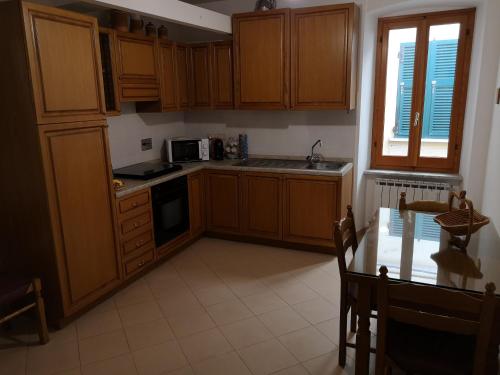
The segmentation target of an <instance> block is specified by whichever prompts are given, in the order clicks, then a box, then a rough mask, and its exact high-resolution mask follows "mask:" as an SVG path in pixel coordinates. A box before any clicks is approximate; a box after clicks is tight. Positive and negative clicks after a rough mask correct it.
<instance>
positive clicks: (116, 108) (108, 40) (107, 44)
mask: <svg viewBox="0 0 500 375" xmlns="http://www.w3.org/2000/svg"><path fill="white" fill-rule="evenodd" d="M99 44H100V47H101V67H102V81H103V86H104V99H105V103H106V115H107V116H117V115H119V114H120V97H119V91H118V81H117V79H116V78H117V77H116V32H115V30H113V29H108V28H105V27H100V28H99Z"/></svg>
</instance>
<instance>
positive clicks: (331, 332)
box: [314, 318, 349, 345]
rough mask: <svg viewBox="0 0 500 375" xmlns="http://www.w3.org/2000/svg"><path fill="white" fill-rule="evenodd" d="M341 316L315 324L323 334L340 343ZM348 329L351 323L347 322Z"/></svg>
mask: <svg viewBox="0 0 500 375" xmlns="http://www.w3.org/2000/svg"><path fill="white" fill-rule="evenodd" d="M339 324H340V321H339V318H334V319H330V320H326V321H324V322H321V323H318V324H315V325H314V326H315V327H316V329H317V330H318V331H320V332H321V333H322V334H323V335H325V336H326V337H328V339H329V340H330V341H332V342H333V343H335V344H336V345H338V344H339ZM347 330H349V324H347Z"/></svg>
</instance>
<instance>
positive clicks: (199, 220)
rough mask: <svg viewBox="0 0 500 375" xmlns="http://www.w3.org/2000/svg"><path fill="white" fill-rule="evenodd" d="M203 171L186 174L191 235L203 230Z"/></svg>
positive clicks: (198, 233)
mask: <svg viewBox="0 0 500 375" xmlns="http://www.w3.org/2000/svg"><path fill="white" fill-rule="evenodd" d="M203 180H204V179H203V173H202V172H199V173H193V174H190V175H189V176H188V190H189V231H190V235H191V237H196V236H199V235H201V234H202V233H203V232H204V231H205V199H204V191H205V189H204V181H203Z"/></svg>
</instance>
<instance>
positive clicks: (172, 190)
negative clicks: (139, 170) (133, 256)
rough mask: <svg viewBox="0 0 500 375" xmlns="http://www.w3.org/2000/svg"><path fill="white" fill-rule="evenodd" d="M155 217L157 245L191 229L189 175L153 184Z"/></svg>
mask: <svg viewBox="0 0 500 375" xmlns="http://www.w3.org/2000/svg"><path fill="white" fill-rule="evenodd" d="M151 192H152V195H153V219H154V231H155V242H156V247H160V246H162V245H164V244H166V243H168V242H170V241H172V240H174V239H175V238H177V237H178V236H180V235H181V234H183V233H185V232H187V231H188V230H189V200H188V188H187V177H186V176H183V177H179V178H177V179H175V180H172V181H167V182H164V183H163V184H160V185H156V186H153V187H152V188H151Z"/></svg>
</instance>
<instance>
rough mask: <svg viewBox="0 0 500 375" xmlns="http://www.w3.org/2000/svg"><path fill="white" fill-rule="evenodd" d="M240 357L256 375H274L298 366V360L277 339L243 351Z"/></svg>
mask: <svg viewBox="0 0 500 375" xmlns="http://www.w3.org/2000/svg"><path fill="white" fill-rule="evenodd" d="M240 356H241V358H242V359H243V361H244V362H245V364H246V365H247V366H248V368H250V370H251V371H252V373H253V374H254V375H266V374H272V373H273V372H276V371H279V370H282V369H285V368H288V367H291V366H293V365H295V364H297V360H296V359H295V358H294V357H293V356H292V355H291V354H290V353H289V352H288V351H287V350H286V348H285V347H284V346H283V345H282V344H281V343H280V342H279V341H278V340H276V339H271V340H269V341H265V342H262V343H259V344H256V345H252V346H249V347H248V348H245V349H242V350H241V351H240Z"/></svg>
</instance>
